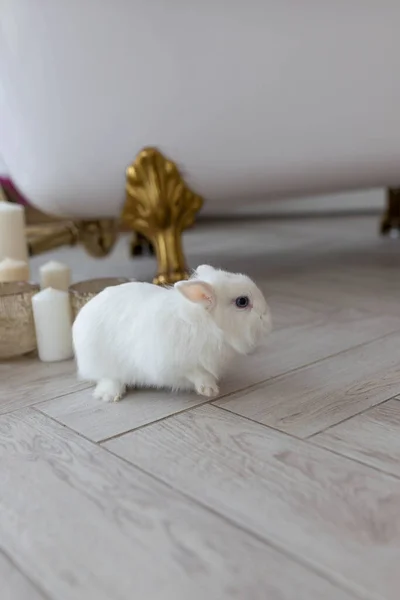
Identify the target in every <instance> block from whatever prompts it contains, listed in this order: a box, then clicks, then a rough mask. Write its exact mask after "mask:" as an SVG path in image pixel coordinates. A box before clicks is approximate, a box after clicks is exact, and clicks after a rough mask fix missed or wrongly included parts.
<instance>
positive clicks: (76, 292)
mask: <svg viewBox="0 0 400 600" xmlns="http://www.w3.org/2000/svg"><path fill="white" fill-rule="evenodd" d="M129 281H131V280H130V279H127V278H125V277H104V278H101V279H88V280H87V281H80V282H79V283H74V284H73V285H71V286H70V287H69V296H70V299H71V306H72V317H73V319H74V320H75V318H76V316H77V314H78V312H79V311H80V310H81V308H82V307H83V306H85V304H86V303H87V302H89V300H91V299H92V298H94V297H95V296H97V294H99V293H100V292H102V291H103V290H104V289H105V288H107V287H111V286H114V285H120V284H121V283H129Z"/></svg>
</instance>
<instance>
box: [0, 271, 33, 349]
mask: <svg viewBox="0 0 400 600" xmlns="http://www.w3.org/2000/svg"><path fill="white" fill-rule="evenodd" d="M39 291H40V287H39V286H38V285H34V284H32V283H27V282H24V281H12V282H5V283H0V359H5V358H14V357H16V356H22V355H23V354H27V353H28V352H32V351H33V350H35V349H36V335H35V326H34V323H33V312H32V297H33V296H34V295H35V294H36V293H37V292H39Z"/></svg>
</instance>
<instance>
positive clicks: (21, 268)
mask: <svg viewBox="0 0 400 600" xmlns="http://www.w3.org/2000/svg"><path fill="white" fill-rule="evenodd" d="M0 281H29V267H28V263H26V262H25V261H24V260H15V259H14V258H5V259H4V260H1V261H0Z"/></svg>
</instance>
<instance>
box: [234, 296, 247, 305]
mask: <svg viewBox="0 0 400 600" xmlns="http://www.w3.org/2000/svg"><path fill="white" fill-rule="evenodd" d="M249 302H250V300H249V299H248V297H247V296H239V297H238V298H236V300H235V304H236V306H237V307H238V308H247V307H248V305H249Z"/></svg>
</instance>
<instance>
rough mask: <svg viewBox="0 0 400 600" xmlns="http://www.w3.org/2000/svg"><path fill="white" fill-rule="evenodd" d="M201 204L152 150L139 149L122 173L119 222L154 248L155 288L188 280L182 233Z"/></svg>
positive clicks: (174, 168)
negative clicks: (123, 197)
mask: <svg viewBox="0 0 400 600" xmlns="http://www.w3.org/2000/svg"><path fill="white" fill-rule="evenodd" d="M202 204H203V201H202V199H201V198H200V196H198V195H197V194H194V193H193V192H192V191H191V190H190V189H189V188H188V187H187V185H186V184H185V182H184V180H183V179H182V177H181V175H180V173H179V171H178V168H177V166H176V165H175V163H173V162H172V161H170V160H168V159H167V158H165V157H164V156H163V155H162V154H161V152H159V151H158V150H157V149H156V148H145V149H144V150H142V151H141V152H140V153H139V154H138V156H137V157H136V160H135V162H134V163H132V164H131V165H130V166H129V167H128V169H127V171H126V201H125V205H124V208H123V211H122V217H121V218H122V221H123V222H124V223H125V224H126V225H127V226H129V227H130V228H131V229H132V230H133V231H135V232H137V233H138V234H139V235H141V236H144V237H145V238H146V239H147V240H148V241H149V242H150V243H151V244H152V246H153V247H154V250H155V253H156V257H157V263H158V271H157V275H156V277H155V278H154V280H153V281H154V283H156V284H157V285H167V284H172V283H175V282H177V281H181V280H182V279H186V278H187V277H188V270H187V267H186V262H185V258H184V254H183V249H182V232H183V231H184V229H187V228H188V227H190V226H191V225H192V224H193V222H194V218H195V215H196V213H197V212H198V211H199V210H200V208H201V207H202Z"/></svg>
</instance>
